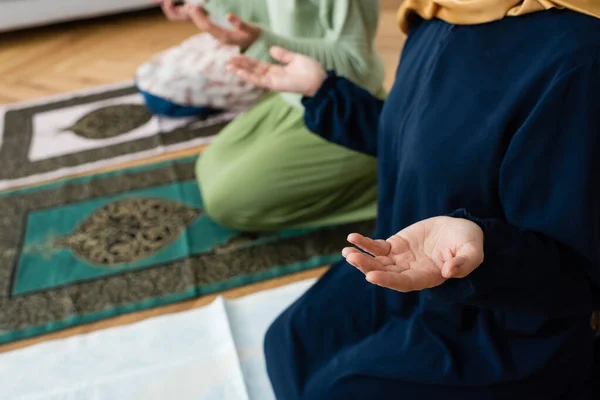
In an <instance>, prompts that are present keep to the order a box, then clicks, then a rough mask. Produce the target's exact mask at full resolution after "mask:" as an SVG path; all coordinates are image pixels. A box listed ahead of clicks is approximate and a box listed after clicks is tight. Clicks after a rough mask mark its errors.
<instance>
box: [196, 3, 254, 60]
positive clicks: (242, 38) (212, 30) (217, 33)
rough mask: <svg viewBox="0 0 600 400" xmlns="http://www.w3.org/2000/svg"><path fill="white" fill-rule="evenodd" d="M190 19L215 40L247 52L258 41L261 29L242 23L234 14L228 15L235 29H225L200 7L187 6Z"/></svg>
mask: <svg viewBox="0 0 600 400" xmlns="http://www.w3.org/2000/svg"><path fill="white" fill-rule="evenodd" d="M185 10H186V12H187V15H188V17H189V18H190V19H191V20H192V22H193V23H194V24H195V25H196V26H197V27H198V28H199V29H200V30H202V31H203V32H205V33H208V34H210V35H212V36H213V37H214V38H215V39H217V40H218V41H219V42H221V43H222V44H225V45H230V46H237V47H239V48H240V49H242V50H246V49H247V48H248V47H250V46H252V43H254V42H255V41H256V39H258V37H259V36H260V33H261V31H262V30H261V28H260V26H258V25H255V24H250V23H247V22H245V21H242V19H241V18H240V17H238V16H237V15H234V14H228V15H227V21H228V22H229V23H230V24H231V26H232V27H233V29H228V28H224V27H222V26H220V25H218V24H215V23H214V22H213V21H212V20H211V19H210V16H209V15H208V11H206V9H205V8H204V7H202V6H200V5H195V4H188V5H186V6H185Z"/></svg>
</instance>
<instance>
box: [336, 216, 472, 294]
mask: <svg viewBox="0 0 600 400" xmlns="http://www.w3.org/2000/svg"><path fill="white" fill-rule="evenodd" d="M483 236H484V235H483V231H482V230H481V228H480V227H479V226H478V225H477V224H475V223H474V222H471V221H469V220H466V219H461V218H452V217H435V218H430V219H427V220H424V221H421V222H417V223H416V224H414V225H411V226H409V227H408V228H406V229H404V230H402V231H400V232H398V233H397V234H395V235H394V236H392V237H390V238H389V239H387V240H372V239H369V238H367V237H364V236H362V235H359V234H356V233H353V234H352V235H350V236H349V237H348V241H349V242H350V243H352V244H354V245H355V246H356V247H358V248H360V249H362V250H363V251H365V252H367V253H369V254H371V255H372V256H371V255H369V254H364V253H362V252H360V251H359V250H358V249H356V248H354V247H347V248H345V249H344V250H343V251H342V254H343V256H344V257H345V258H346V260H347V261H348V263H350V264H351V265H353V266H355V267H356V268H358V269H359V270H360V271H362V272H363V273H364V274H365V275H366V278H367V280H368V281H369V282H371V283H373V284H375V285H378V286H383V287H386V288H389V289H393V290H397V291H399V292H412V291H417V290H423V289H429V288H432V287H436V286H439V285H441V284H442V283H444V282H445V281H446V280H448V279H451V278H464V277H466V276H467V275H469V274H470V273H471V272H473V271H474V270H475V269H476V268H477V267H479V265H481V263H482V262H483Z"/></svg>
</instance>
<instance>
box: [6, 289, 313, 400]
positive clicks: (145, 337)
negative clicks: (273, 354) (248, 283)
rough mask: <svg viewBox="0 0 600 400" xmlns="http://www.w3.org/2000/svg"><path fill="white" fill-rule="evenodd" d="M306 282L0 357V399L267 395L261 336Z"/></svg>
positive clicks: (204, 399)
mask: <svg viewBox="0 0 600 400" xmlns="http://www.w3.org/2000/svg"><path fill="white" fill-rule="evenodd" d="M312 283H313V281H312V280H310V281H304V282H299V283H296V284H292V285H289V286H286V287H282V288H278V289H273V290H269V291H265V292H260V293H257V294H253V295H250V296H247V297H244V298H241V299H238V300H224V299H222V298H218V299H217V300H215V301H214V302H213V303H211V304H210V305H208V306H206V307H203V308H200V309H196V310H192V311H187V312H183V313H179V314H172V315H166V316H161V317H157V318H153V319H150V320H146V321H142V322H139V323H136V324H133V325H129V326H121V327H116V328H111V329H107V330H104V331H98V332H94V333H90V334H87V335H82V336H75V337H71V338H67V339H63V340H58V341H54V342H47V343H42V344H39V345H37V346H33V347H30V348H25V349H23V350H18V351H15V352H11V353H6V354H0V377H2V384H0V399H2V400H17V399H18V400H84V399H85V400H88V399H94V400H138V399H139V400H159V399H160V400H163V399H177V400H188V399H189V400H192V399H194V400H217V399H218V400H229V399H231V400H254V399H256V400H270V399H273V398H274V395H273V391H272V389H271V385H270V383H269V380H268V377H267V374H266V370H265V362H264V358H263V350H262V342H263V337H264V334H265V332H266V330H267V328H268V326H269V325H270V323H271V322H272V321H273V320H274V319H275V318H276V317H277V315H279V314H280V313H281V312H282V311H283V310H284V309H285V308H286V307H287V306H288V305H290V304H291V303H292V302H293V301H294V300H295V299H296V298H298V297H299V296H300V295H301V294H302V293H303V292H304V291H306V289H308V287H309V286H310V285H311V284H312Z"/></svg>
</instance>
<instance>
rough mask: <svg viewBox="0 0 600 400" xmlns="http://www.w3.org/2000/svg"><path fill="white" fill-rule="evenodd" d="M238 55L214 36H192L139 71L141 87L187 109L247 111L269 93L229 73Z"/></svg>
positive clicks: (160, 54) (237, 50)
mask: <svg viewBox="0 0 600 400" xmlns="http://www.w3.org/2000/svg"><path fill="white" fill-rule="evenodd" d="M238 53H239V49H238V48H237V47H233V46H225V45H222V44H221V43H219V42H218V41H217V40H215V39H214V38H213V37H212V36H211V35H208V34H199V35H196V36H192V37H191V38H189V39H187V40H186V41H184V42H183V43H181V44H180V45H179V46H176V47H173V48H170V49H168V50H166V51H164V52H162V53H159V54H157V55H156V56H155V57H154V58H153V59H151V60H150V61H148V62H147V63H145V64H143V65H142V66H141V67H139V69H138V71H137V74H136V82H137V86H138V88H139V89H140V90H141V91H143V92H146V93H149V94H151V95H153V96H156V97H160V98H163V99H165V100H168V101H170V102H172V103H175V104H179V105H183V106H195V107H211V108H217V109H244V108H247V107H248V106H250V105H252V104H254V103H255V102H256V101H257V100H258V99H259V98H260V97H261V96H262V95H263V94H264V93H265V91H264V90H263V89H261V88H257V87H255V86H254V85H251V84H249V83H247V82H244V81H242V80H241V79H239V78H238V77H237V76H236V75H235V74H232V73H230V72H228V71H227V63H228V62H229V59H230V58H231V57H232V56H233V55H235V54H238Z"/></svg>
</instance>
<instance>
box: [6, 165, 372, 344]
mask: <svg viewBox="0 0 600 400" xmlns="http://www.w3.org/2000/svg"><path fill="white" fill-rule="evenodd" d="M194 167H195V157H193V158H186V159H182V160H177V161H175V162H164V163H157V164H152V165H147V166H144V167H137V168H128V169H124V170H120V171H114V172H108V173H102V174H96V175H92V176H87V177H81V178H75V179H70V180H66V181H63V182H60V183H53V184H48V185H43V186H39V187H34V188H28V189H22V190H16V191H12V192H9V193H6V194H4V195H1V196H0V343H3V342H10V341H13V340H18V339H20V338H25V337H30V336H33V335H38V334H43V333H47V332H51V331H54V330H58V329H62V328H66V327H70V326H74V325H79V324H82V323H86V322H91V321H97V320H99V319H103V318H108V317H111V316H114V315H119V314H122V313H126V312H133V311H137V310H140V309H146V308H149V307H155V306H160V305H164V304H168V303H172V302H176V301H181V300H184V299H190V298H194V297H197V296H200V295H203V294H207V293H213V292H217V291H221V290H225V289H229V288H232V287H236V286H240V285H244V284H248V283H251V282H256V281H260V280H264V279H269V278H272V277H275V276H281V275H285V274H289V273H292V272H296V271H300V270H305V269H309V268H314V267H318V266H321V265H327V264H330V263H332V262H334V261H336V260H338V259H339V257H340V256H339V251H340V249H341V248H342V247H343V246H344V244H345V238H346V236H347V235H348V234H349V233H350V232H354V231H361V232H365V231H367V232H368V231H372V230H374V225H373V222H372V221H367V222H364V223H356V224H351V225H344V226H334V227H330V228H325V229H296V230H286V231H278V232H271V233H264V234H248V233H244V232H240V231H236V230H232V229H226V228H224V227H222V226H220V225H218V224H216V223H215V222H214V221H213V220H212V219H211V218H209V217H208V216H207V215H206V213H205V211H204V208H205V206H204V202H203V200H202V197H201V195H200V192H199V191H198V185H197V183H196V181H195V179H194V178H195V177H194Z"/></svg>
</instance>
